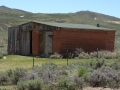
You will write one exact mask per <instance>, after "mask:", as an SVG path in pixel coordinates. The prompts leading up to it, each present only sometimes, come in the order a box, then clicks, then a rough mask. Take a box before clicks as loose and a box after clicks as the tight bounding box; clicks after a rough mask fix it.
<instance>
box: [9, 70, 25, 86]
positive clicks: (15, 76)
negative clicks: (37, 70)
mask: <svg viewBox="0 0 120 90" xmlns="http://www.w3.org/2000/svg"><path fill="white" fill-rule="evenodd" d="M7 76H8V78H9V80H10V82H11V84H17V82H18V81H19V80H20V79H21V78H22V77H24V76H25V70H24V69H22V68H16V69H15V70H8V71H7Z"/></svg>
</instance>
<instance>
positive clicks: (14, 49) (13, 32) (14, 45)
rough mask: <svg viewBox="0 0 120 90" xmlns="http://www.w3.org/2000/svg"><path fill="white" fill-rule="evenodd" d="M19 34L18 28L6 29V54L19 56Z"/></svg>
mask: <svg viewBox="0 0 120 90" xmlns="http://www.w3.org/2000/svg"><path fill="white" fill-rule="evenodd" d="M19 34H20V31H19V27H11V28H9V29H8V54H20V47H19V41H20V38H19Z"/></svg>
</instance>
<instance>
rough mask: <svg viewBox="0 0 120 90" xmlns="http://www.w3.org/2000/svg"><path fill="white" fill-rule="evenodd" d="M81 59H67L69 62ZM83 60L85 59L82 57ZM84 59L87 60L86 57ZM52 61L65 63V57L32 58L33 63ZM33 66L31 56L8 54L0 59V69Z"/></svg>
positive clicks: (40, 63)
mask: <svg viewBox="0 0 120 90" xmlns="http://www.w3.org/2000/svg"><path fill="white" fill-rule="evenodd" d="M75 60H77V61H78V60H81V59H69V62H74V61H75ZM82 60H85V59H82ZM85 61H88V60H87V59H86V60H85ZM47 62H52V63H55V64H57V65H62V64H67V61H66V59H50V58H37V57H35V58H34V65H39V66H40V65H42V64H43V63H47ZM32 66H33V57H30V56H20V55H8V56H6V59H0V71H6V70H9V69H15V68H16V67H21V68H26V69H30V68H31V67H32Z"/></svg>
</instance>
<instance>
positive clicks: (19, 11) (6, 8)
mask: <svg viewBox="0 0 120 90" xmlns="http://www.w3.org/2000/svg"><path fill="white" fill-rule="evenodd" d="M0 12H4V13H16V14H30V13H31V12H27V11H23V10H19V9H11V8H8V7H6V6H0Z"/></svg>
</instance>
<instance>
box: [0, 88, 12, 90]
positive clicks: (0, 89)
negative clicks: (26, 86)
mask: <svg viewBox="0 0 120 90" xmlns="http://www.w3.org/2000/svg"><path fill="white" fill-rule="evenodd" d="M0 90H12V89H8V88H0Z"/></svg>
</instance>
